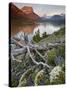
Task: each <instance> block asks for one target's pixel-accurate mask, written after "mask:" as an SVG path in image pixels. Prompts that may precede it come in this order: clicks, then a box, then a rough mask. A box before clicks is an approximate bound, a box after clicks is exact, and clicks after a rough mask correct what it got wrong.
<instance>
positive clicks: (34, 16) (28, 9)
mask: <svg viewBox="0 0 67 90" xmlns="http://www.w3.org/2000/svg"><path fill="white" fill-rule="evenodd" d="M21 10H22V12H24V13H25V14H26V15H27V17H28V18H29V19H32V20H37V19H39V18H40V17H39V16H38V15H37V14H36V13H34V11H33V8H32V7H29V6H24V7H23V8H21Z"/></svg>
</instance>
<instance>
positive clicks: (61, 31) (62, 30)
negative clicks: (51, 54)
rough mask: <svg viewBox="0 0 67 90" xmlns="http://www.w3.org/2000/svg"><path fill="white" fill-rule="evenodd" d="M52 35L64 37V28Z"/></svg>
mask: <svg viewBox="0 0 67 90" xmlns="http://www.w3.org/2000/svg"><path fill="white" fill-rule="evenodd" d="M54 34H55V35H56V36H58V35H64V34H65V27H63V28H61V29H60V30H59V31H57V32H54Z"/></svg>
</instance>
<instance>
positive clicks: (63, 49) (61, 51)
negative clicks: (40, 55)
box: [56, 46, 65, 59]
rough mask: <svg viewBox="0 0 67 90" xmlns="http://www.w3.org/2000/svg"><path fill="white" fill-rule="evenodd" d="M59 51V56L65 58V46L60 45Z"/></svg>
mask: <svg viewBox="0 0 67 90" xmlns="http://www.w3.org/2000/svg"><path fill="white" fill-rule="evenodd" d="M56 51H57V56H58V55H60V56H62V57H63V58H64V59H65V46H59V47H58V49H57V50H56Z"/></svg>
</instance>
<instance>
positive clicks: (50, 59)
mask: <svg viewBox="0 0 67 90" xmlns="http://www.w3.org/2000/svg"><path fill="white" fill-rule="evenodd" d="M55 58H56V49H52V50H51V51H50V52H48V64H49V65H52V66H55V61H54V59H55Z"/></svg>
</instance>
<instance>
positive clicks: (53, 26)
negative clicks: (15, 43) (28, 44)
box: [11, 22, 64, 40]
mask: <svg viewBox="0 0 67 90" xmlns="http://www.w3.org/2000/svg"><path fill="white" fill-rule="evenodd" d="M63 26H64V24H61V23H60V24H57V23H52V22H41V23H38V24H37V25H31V24H24V25H23V24H20V23H18V24H17V23H15V24H14V23H12V24H11V36H14V35H15V36H17V37H18V38H23V37H21V36H23V35H24V33H23V32H25V33H26V34H27V35H28V38H29V40H32V37H33V36H34V35H35V32H37V31H38V30H39V31H40V36H42V34H43V33H44V32H46V33H47V34H52V33H53V32H55V31H58V30H59V29H60V28H61V27H63Z"/></svg>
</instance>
